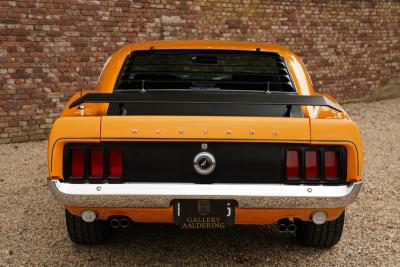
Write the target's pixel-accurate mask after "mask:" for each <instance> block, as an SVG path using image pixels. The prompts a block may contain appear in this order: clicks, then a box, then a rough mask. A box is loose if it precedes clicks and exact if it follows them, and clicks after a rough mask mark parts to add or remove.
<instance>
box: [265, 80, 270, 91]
mask: <svg viewBox="0 0 400 267" xmlns="http://www.w3.org/2000/svg"><path fill="white" fill-rule="evenodd" d="M269 83H270V82H269V81H268V82H267V91H265V93H266V94H270V93H271V91H270V90H269Z"/></svg>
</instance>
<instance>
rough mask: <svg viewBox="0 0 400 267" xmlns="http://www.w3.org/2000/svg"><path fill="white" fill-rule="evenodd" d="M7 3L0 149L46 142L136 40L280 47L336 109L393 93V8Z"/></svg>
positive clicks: (2, 26) (1, 17) (398, 39)
mask: <svg viewBox="0 0 400 267" xmlns="http://www.w3.org/2000/svg"><path fill="white" fill-rule="evenodd" d="M7 3H8V2H7ZM10 3H15V5H13V4H5V5H3V6H2V8H1V10H0V42H1V44H2V45H1V46H0V70H1V71H0V75H1V76H0V87H1V88H2V90H0V133H1V134H0V143H7V142H20V141H24V140H28V139H29V140H39V139H44V138H47V134H48V131H49V126H50V121H51V120H52V119H54V118H55V117H57V116H58V114H59V113H60V111H61V109H62V107H63V105H64V104H65V102H66V101H67V100H68V99H69V97H70V96H71V95H72V94H73V93H74V92H75V91H77V90H79V89H81V88H93V87H95V85H96V81H97V78H98V75H99V73H100V71H101V68H102V66H103V64H104V62H105V60H106V59H107V58H108V56H110V55H111V54H112V53H113V52H115V51H116V50H117V49H118V48H120V47H121V46H123V45H124V44H126V43H128V42H136V41H141V40H154V39H160V38H161V39H162V38H165V39H208V40H210V39H225V40H243V41H245V40H248V41H259V42H273V43H280V44H281V45H283V46H286V47H288V48H290V49H292V50H293V51H294V52H296V53H298V54H299V55H301V56H302V58H303V60H304V62H305V64H306V66H307V68H308V70H309V72H310V75H311V78H312V80H313V82H314V86H315V88H316V89H317V90H318V91H321V92H324V93H329V94H332V95H333V96H335V97H337V98H338V99H339V100H340V101H348V100H360V99H375V98H379V97H383V96H387V95H393V94H394V92H398V91H399V90H398V88H399V86H400V85H399V83H400V78H399V77H400V76H399V74H398V73H399V71H400V53H399V51H400V27H398V26H397V25H400V16H398V14H399V12H400V2H399V1H379V0H371V1H361V0H360V1H325V3H323V4H321V2H320V1H317V0H305V1H290V0H283V1H272V2H268V3H265V1H250V0H248V1H239V0H220V1H208V0H197V1H191V2H190V4H187V3H186V2H185V1H160V0H146V1H127V0H123V1H111V0H105V1H67V0H55V1H52V2H51V3H50V2H47V1H41V2H40V3H39V4H38V5H36V2H35V1H27V0H21V1H16V2H10ZM343 10H346V12H343ZM388 84H389V85H390V86H389V85H388ZM389 87H390V88H396V89H397V90H395V89H390V90H389V89H388V88H389ZM13 125H15V126H13ZM18 126H19V127H18ZM25 136H26V137H25Z"/></svg>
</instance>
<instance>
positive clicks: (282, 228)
mask: <svg viewBox="0 0 400 267" xmlns="http://www.w3.org/2000/svg"><path fill="white" fill-rule="evenodd" d="M287 229H288V227H287V225H286V224H284V223H280V224H278V231H279V232H281V233H282V232H286V231H287Z"/></svg>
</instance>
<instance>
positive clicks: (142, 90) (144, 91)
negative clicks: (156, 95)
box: [140, 80, 146, 93]
mask: <svg viewBox="0 0 400 267" xmlns="http://www.w3.org/2000/svg"><path fill="white" fill-rule="evenodd" d="M140 92H141V93H146V89H144V80H142V89H141V90H140Z"/></svg>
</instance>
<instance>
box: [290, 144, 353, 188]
mask: <svg viewBox="0 0 400 267" xmlns="http://www.w3.org/2000/svg"><path fill="white" fill-rule="evenodd" d="M284 159H285V162H284V165H283V166H284V168H285V174H286V176H285V181H286V182H287V183H289V184H291V183H292V184H293V183H295V184H302V183H304V184H342V183H344V182H345V180H346V150H345V148H344V147H340V146H305V145H304V146H303V145H298V146H290V147H288V148H287V149H286V150H285V155H284Z"/></svg>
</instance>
